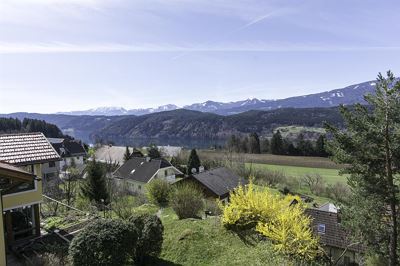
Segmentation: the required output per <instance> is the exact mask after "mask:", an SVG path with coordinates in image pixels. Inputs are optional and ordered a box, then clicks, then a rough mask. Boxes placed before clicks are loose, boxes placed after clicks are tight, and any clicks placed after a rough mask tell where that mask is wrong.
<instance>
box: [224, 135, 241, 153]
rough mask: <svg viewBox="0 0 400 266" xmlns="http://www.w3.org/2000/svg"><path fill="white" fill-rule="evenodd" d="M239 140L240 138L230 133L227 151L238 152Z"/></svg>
mask: <svg viewBox="0 0 400 266" xmlns="http://www.w3.org/2000/svg"><path fill="white" fill-rule="evenodd" d="M239 142H240V138H238V137H236V135H234V134H232V135H231V136H230V137H229V139H228V141H227V148H228V150H229V151H233V152H239Z"/></svg>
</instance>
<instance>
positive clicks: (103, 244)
mask: <svg viewBox="0 0 400 266" xmlns="http://www.w3.org/2000/svg"><path fill="white" fill-rule="evenodd" d="M137 239H138V233H137V231H136V229H135V228H134V226H130V225H129V224H128V223H125V222H123V221H120V220H96V221H94V222H92V223H91V224H89V225H87V226H86V227H85V228H84V229H83V230H82V231H81V232H80V233H79V234H78V235H77V236H76V237H74V239H73V240H72V242H71V244H70V246H69V257H70V260H71V262H72V264H73V265H77V266H78V265H86V266H91V265H104V266H105V265H110V266H111V265H124V264H125V263H126V262H127V261H128V259H129V256H130V254H132V252H134V250H135V248H136V243H137Z"/></svg>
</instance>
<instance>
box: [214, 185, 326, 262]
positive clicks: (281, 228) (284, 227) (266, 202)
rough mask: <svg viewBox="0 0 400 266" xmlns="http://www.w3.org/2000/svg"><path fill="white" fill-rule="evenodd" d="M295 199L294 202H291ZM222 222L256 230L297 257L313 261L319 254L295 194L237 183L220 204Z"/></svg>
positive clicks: (284, 250) (278, 249)
mask: <svg viewBox="0 0 400 266" xmlns="http://www.w3.org/2000/svg"><path fill="white" fill-rule="evenodd" d="M293 200H296V202H297V204H292V203H293ZM221 208H222V210H223V214H222V223H223V225H224V226H225V227H226V228H228V229H232V230H237V231H244V230H252V229H253V230H254V229H255V230H256V231H257V232H258V233H260V234H262V235H263V236H265V237H267V238H269V239H270V240H271V241H272V243H273V247H274V250H275V251H276V252H278V253H280V254H283V255H287V256H289V257H291V258H294V259H297V260H313V259H314V258H315V257H316V256H317V255H318V254H319V246H318V239H317V238H315V237H314V236H313V233H312V230H311V220H310V218H309V217H308V216H306V215H304V208H305V205H304V204H303V203H302V202H301V199H300V198H299V197H298V196H292V195H288V196H285V197H283V198H282V197H280V196H279V195H275V194H272V193H271V192H270V191H269V190H268V189H264V190H260V189H258V190H256V189H254V187H253V183H252V182H250V184H249V185H248V187H243V186H239V187H238V188H236V189H235V190H234V192H233V193H231V195H230V204H228V205H225V206H223V205H222V204H221Z"/></svg>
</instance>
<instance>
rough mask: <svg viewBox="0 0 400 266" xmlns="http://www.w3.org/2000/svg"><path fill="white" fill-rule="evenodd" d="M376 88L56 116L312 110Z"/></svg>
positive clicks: (349, 100) (359, 98)
mask: <svg viewBox="0 0 400 266" xmlns="http://www.w3.org/2000/svg"><path fill="white" fill-rule="evenodd" d="M374 88H375V82H374V81H367V82H363V83H359V84H354V85H350V86H347V87H345V88H341V89H335V90H331V91H326V92H321V93H315V94H309V95H303V96H296V97H290V98H286V99H279V100H259V99H256V98H253V99H247V100H242V101H236V102H228V103H223V102H216V101H206V102H203V103H194V104H191V105H186V106H183V107H178V106H177V105H175V104H167V105H162V106H159V107H156V108H147V109H130V110H127V109H125V108H122V107H100V108H94V109H90V110H85V111H72V112H61V113H58V114H66V115H91V116H93V115H104V116H117V115H137V116H140V115H146V114H152V113H158V112H164V111H172V110H176V109H187V110H193V111H199V112H208V113H214V114H219V115H233V114H238V113H242V112H246V111H249V110H274V109H280V108H312V107H333V106H338V105H340V104H344V105H351V104H355V103H362V102H364V98H363V96H364V95H365V94H366V93H372V92H373V91H374Z"/></svg>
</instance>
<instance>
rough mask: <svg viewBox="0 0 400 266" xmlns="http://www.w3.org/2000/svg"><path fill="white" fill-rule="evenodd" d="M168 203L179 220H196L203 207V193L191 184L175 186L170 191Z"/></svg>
mask: <svg viewBox="0 0 400 266" xmlns="http://www.w3.org/2000/svg"><path fill="white" fill-rule="evenodd" d="M169 202H170V205H171V207H172V209H173V210H174V211H175V213H176V215H178V218H179V219H186V218H198V217H199V216H198V215H199V213H200V211H201V210H202V209H203V207H204V202H203V193H202V191H201V190H200V189H199V188H198V187H197V186H196V185H195V184H193V183H183V184H177V185H176V186H175V188H174V189H173V190H172V191H171V194H170V197H169Z"/></svg>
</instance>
